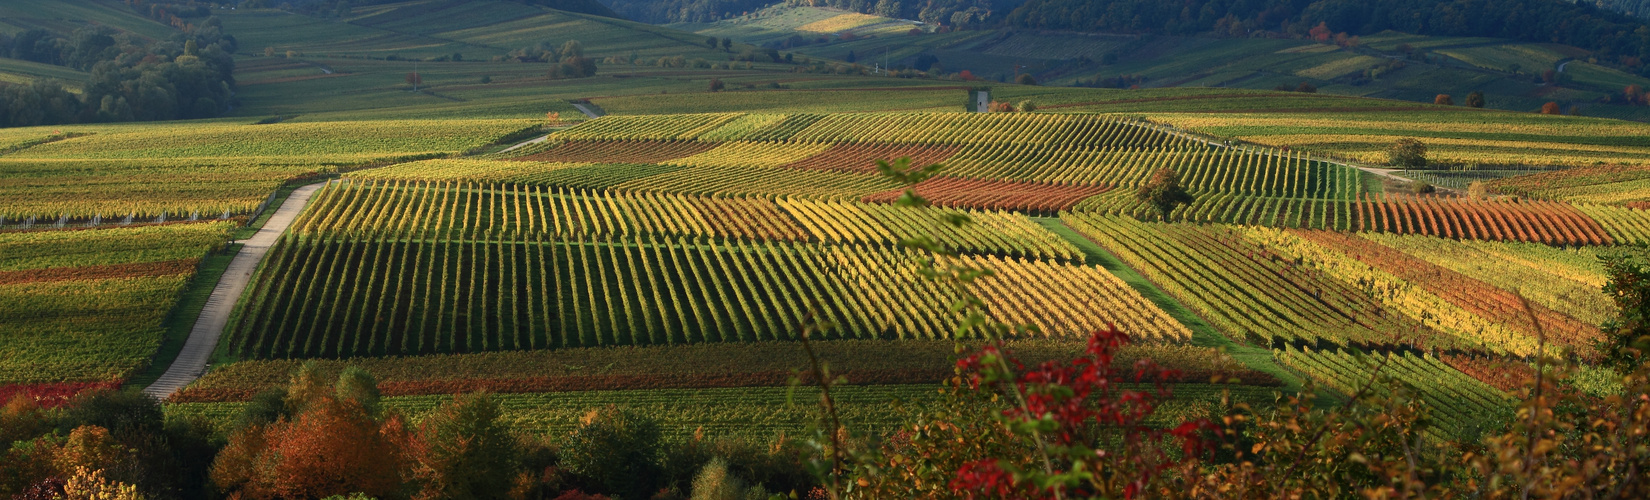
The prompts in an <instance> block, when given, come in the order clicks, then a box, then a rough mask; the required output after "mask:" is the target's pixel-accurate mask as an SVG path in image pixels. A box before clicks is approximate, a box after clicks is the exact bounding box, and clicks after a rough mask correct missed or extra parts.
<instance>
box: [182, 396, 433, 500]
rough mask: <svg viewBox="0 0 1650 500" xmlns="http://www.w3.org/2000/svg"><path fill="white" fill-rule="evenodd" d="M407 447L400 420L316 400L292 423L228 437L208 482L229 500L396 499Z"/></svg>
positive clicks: (337, 402) (329, 399) (340, 402)
mask: <svg viewBox="0 0 1650 500" xmlns="http://www.w3.org/2000/svg"><path fill="white" fill-rule="evenodd" d="M407 440H408V436H407V427H406V423H405V422H404V421H403V420H402V419H401V417H400V416H399V415H391V416H389V417H388V418H385V419H384V421H382V422H380V421H378V420H377V419H374V418H373V417H372V415H371V414H370V413H369V412H368V411H367V410H366V408H364V407H362V406H361V404H360V403H358V402H356V401H353V400H340V399H338V398H335V397H332V396H330V395H328V396H321V397H319V398H317V399H316V400H314V401H312V402H311V404H308V405H306V406H305V408H304V411H303V412H302V413H300V414H298V415H296V416H295V417H293V418H292V419H291V420H286V419H282V420H280V421H277V422H275V423H272V424H270V425H268V426H265V427H259V426H252V427H248V428H247V429H245V430H242V431H241V432H238V433H235V434H234V435H232V436H231V437H230V440H229V446H228V447H226V448H224V450H223V452H222V454H220V456H219V457H218V460H217V461H216V462H214V463H213V466H212V482H213V483H214V484H216V485H217V486H218V488H219V489H222V490H223V491H225V492H226V493H228V494H229V498H231V499H249V500H250V499H266V498H267V499H274V498H325V497H327V496H330V495H342V494H349V493H355V492H359V493H365V494H366V495H368V496H370V497H374V498H399V497H401V496H403V491H402V484H403V478H402V476H401V474H402V471H404V470H406V469H407V467H406V458H405V456H404V455H403V452H402V450H404V449H405V448H406V445H407Z"/></svg>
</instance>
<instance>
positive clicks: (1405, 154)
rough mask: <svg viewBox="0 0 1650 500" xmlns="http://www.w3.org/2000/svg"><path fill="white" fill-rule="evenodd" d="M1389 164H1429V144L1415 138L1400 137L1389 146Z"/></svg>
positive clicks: (1414, 166)
mask: <svg viewBox="0 0 1650 500" xmlns="http://www.w3.org/2000/svg"><path fill="white" fill-rule="evenodd" d="M1386 155H1387V164H1388V165H1392V166H1394V167H1402V168H1422V167H1425V166H1427V145H1426V144H1422V143H1421V141H1418V140H1415V139H1413V138H1407V137H1406V138H1403V139H1398V142H1394V143H1392V146H1391V147H1389V148H1387V150H1386Z"/></svg>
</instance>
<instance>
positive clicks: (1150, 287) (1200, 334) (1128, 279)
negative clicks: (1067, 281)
mask: <svg viewBox="0 0 1650 500" xmlns="http://www.w3.org/2000/svg"><path fill="white" fill-rule="evenodd" d="M1035 219H1036V221H1037V223H1038V224H1041V225H1042V226H1043V227H1045V228H1047V229H1048V230H1050V231H1053V232H1054V234H1058V235H1060V237H1061V238H1065V239H1066V241H1070V242H1071V243H1072V244H1073V245H1076V246H1077V248H1078V249H1079V250H1082V251H1083V256H1084V257H1085V258H1086V259H1087V260H1088V263H1089V264H1090V265H1095V266H1100V267H1101V268H1104V269H1105V270H1106V271H1108V272H1110V273H1111V274H1112V276H1116V277H1118V278H1119V279H1122V280H1123V282H1124V283H1128V284H1129V287H1131V288H1134V290H1135V291H1137V292H1140V295H1141V296H1143V297H1145V298H1146V300H1150V301H1152V303H1153V304H1156V305H1157V307H1158V308H1160V309H1163V311H1164V312H1166V313H1169V316H1170V317H1172V318H1174V319H1175V321H1179V322H1180V324H1183V325H1186V328H1189V329H1191V330H1192V345H1196V346H1203V347H1214V348H1218V349H1221V350H1223V351H1225V352H1226V353H1227V354H1229V355H1231V356H1232V357H1233V358H1236V359H1237V360H1238V361H1241V362H1243V364H1245V365H1248V366H1249V368H1252V369H1254V370H1256V371H1262V372H1266V373H1269V374H1271V375H1272V376H1274V377H1277V378H1278V380H1282V381H1283V383H1284V385H1285V386H1287V387H1288V388H1289V390H1290V391H1299V390H1300V388H1301V386H1302V384H1303V383H1304V382H1305V381H1304V380H1303V379H1301V377H1300V376H1299V375H1297V374H1296V373H1295V372H1293V371H1290V370H1289V369H1288V368H1284V367H1283V365H1280V364H1278V362H1277V360H1275V359H1273V358H1272V351H1271V350H1270V349H1267V348H1265V347H1255V346H1248V345H1242V344H1239V343H1237V342H1234V341H1232V339H1231V338H1229V337H1227V336H1225V335H1222V334H1221V333H1220V332H1218V331H1215V327H1213V326H1210V325H1209V323H1208V322H1206V321H1203V318H1200V317H1198V315H1197V314H1196V313H1193V312H1192V311H1191V309H1188V308H1186V306H1185V305H1183V304H1181V303H1180V301H1178V300H1175V298H1174V297H1172V296H1170V295H1169V294H1168V292H1164V291H1163V289H1161V288H1158V287H1157V285H1155V284H1153V283H1152V282H1151V280H1148V279H1146V277H1145V276H1144V275H1142V274H1140V273H1139V272H1138V271H1135V270H1134V268H1131V267H1129V266H1128V265H1127V264H1124V263H1123V261H1122V259H1118V258H1117V256H1116V255H1112V253H1111V252H1110V251H1108V250H1106V249H1105V248H1104V247H1101V246H1100V245H1099V244H1096V243H1095V242H1094V240H1090V239H1088V237H1086V236H1083V235H1082V234H1080V233H1078V232H1077V230H1075V229H1072V228H1071V227H1069V226H1066V225H1065V223H1063V222H1060V219H1059V218H1057V217H1036V218H1035Z"/></svg>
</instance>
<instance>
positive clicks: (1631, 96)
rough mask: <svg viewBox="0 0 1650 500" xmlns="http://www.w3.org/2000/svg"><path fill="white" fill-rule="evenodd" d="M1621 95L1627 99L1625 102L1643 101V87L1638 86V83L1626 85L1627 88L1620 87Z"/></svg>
mask: <svg viewBox="0 0 1650 500" xmlns="http://www.w3.org/2000/svg"><path fill="white" fill-rule="evenodd" d="M1621 96H1622V97H1623V98H1625V99H1626V100H1627V104H1644V103H1645V98H1644V87H1640V86H1639V85H1638V84H1632V85H1628V86H1627V88H1624V89H1622V90H1621Z"/></svg>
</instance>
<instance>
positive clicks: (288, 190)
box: [234, 181, 319, 240]
mask: <svg viewBox="0 0 1650 500" xmlns="http://www.w3.org/2000/svg"><path fill="white" fill-rule="evenodd" d="M314 182H319V181H305V182H302V183H296V182H288V183H286V184H282V185H281V188H280V189H276V190H275V198H274V199H271V200H269V206H267V207H264V212H263V213H261V214H258V218H257V219H253V220H252V221H251V222H247V223H246V225H245V226H241V227H240V229H236V230H235V236H234V238H235V239H237V240H244V239H248V238H251V237H252V235H254V234H258V230H259V229H262V228H263V227H264V224H267V223H269V218H270V217H274V216H275V212H276V211H277V210H280V208H281V204H282V203H286V199H287V198H288V197H290V196H292V192H293V191H297V190H298V188H300V187H304V186H307V185H309V184H312V183H314Z"/></svg>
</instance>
